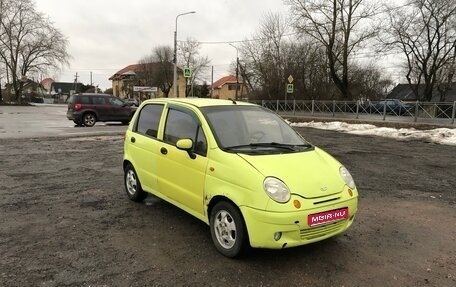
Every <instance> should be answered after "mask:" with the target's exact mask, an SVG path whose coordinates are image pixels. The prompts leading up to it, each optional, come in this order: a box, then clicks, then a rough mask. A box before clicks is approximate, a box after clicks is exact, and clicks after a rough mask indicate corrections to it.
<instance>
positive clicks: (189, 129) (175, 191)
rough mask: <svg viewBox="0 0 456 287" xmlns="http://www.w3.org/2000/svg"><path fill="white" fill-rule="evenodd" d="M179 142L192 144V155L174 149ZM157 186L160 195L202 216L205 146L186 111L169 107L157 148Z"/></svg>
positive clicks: (197, 126) (195, 121) (195, 120)
mask: <svg viewBox="0 0 456 287" xmlns="http://www.w3.org/2000/svg"><path fill="white" fill-rule="evenodd" d="M179 139H191V140H192V141H193V143H194V144H193V149H192V151H191V152H192V153H193V154H195V155H196V157H194V158H192V157H190V155H189V153H188V152H187V151H184V150H180V149H178V148H177V147H176V143H177V141H178V140H179ZM159 152H160V154H159V157H158V158H159V162H158V166H159V170H158V186H159V189H160V193H162V194H163V195H165V196H166V197H169V198H170V199H171V200H172V201H174V202H176V203H178V204H180V205H182V206H183V207H185V208H187V209H188V211H189V212H191V213H195V214H199V215H203V214H204V208H203V206H204V201H203V196H204V182H205V177H206V167H207V163H208V159H207V157H206V152H207V143H206V137H205V135H204V132H203V130H202V128H201V125H200V122H199V120H198V118H197V116H196V115H195V114H194V113H193V112H192V111H190V110H186V109H181V108H169V109H168V114H167V117H166V123H165V130H164V134H163V142H161V143H160V147H159Z"/></svg>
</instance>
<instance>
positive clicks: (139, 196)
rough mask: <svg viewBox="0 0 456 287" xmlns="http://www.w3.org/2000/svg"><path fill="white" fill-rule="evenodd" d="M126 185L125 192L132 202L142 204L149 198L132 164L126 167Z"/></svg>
mask: <svg viewBox="0 0 456 287" xmlns="http://www.w3.org/2000/svg"><path fill="white" fill-rule="evenodd" d="M124 183H125V191H126V192H127V195H128V197H129V198H130V199H131V200H133V201H135V202H141V201H143V200H144V199H145V198H146V197H147V193H146V192H145V191H144V190H143V189H142V188H141V183H140V182H139V179H138V175H137V174H136V171H135V169H134V168H133V166H132V165H131V164H128V165H127V166H126V167H125V171H124Z"/></svg>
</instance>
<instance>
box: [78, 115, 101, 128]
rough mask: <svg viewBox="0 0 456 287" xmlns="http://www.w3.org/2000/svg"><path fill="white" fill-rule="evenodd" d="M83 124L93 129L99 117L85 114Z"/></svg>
mask: <svg viewBox="0 0 456 287" xmlns="http://www.w3.org/2000/svg"><path fill="white" fill-rule="evenodd" d="M82 122H83V124H84V126H86V127H93V126H94V125H95V123H96V122H97V117H96V116H95V114H94V113H85V114H84V116H82Z"/></svg>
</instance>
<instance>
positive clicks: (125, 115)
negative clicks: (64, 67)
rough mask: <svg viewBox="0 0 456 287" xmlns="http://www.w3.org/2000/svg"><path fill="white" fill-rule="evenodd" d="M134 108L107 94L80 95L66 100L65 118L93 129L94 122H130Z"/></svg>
mask: <svg viewBox="0 0 456 287" xmlns="http://www.w3.org/2000/svg"><path fill="white" fill-rule="evenodd" d="M135 111H136V107H132V106H129V105H127V104H125V103H124V102H123V101H122V100H120V99H118V98H116V97H114V96H112V95H107V94H95V93H81V94H74V95H72V96H71V97H70V98H69V99H68V111H67V118H68V119H69V120H72V121H73V122H74V123H75V124H77V125H84V126H86V127H93V126H94V125H95V123H96V122H111V121H120V122H122V123H124V124H128V123H129V122H130V119H131V117H132V116H133V114H134V113H135Z"/></svg>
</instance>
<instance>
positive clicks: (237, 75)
mask: <svg viewBox="0 0 456 287" xmlns="http://www.w3.org/2000/svg"><path fill="white" fill-rule="evenodd" d="M229 45H230V46H231V47H233V48H235V49H236V91H235V92H234V99H235V100H236V101H237V100H238V89H239V50H238V48H237V47H236V46H234V45H233V44H229Z"/></svg>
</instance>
